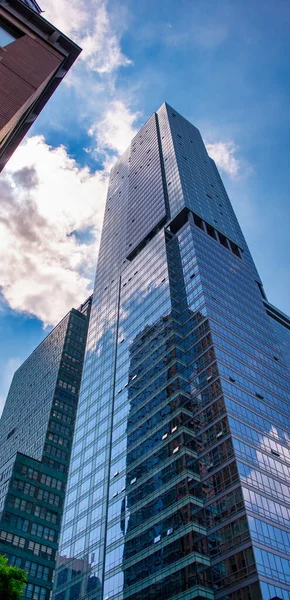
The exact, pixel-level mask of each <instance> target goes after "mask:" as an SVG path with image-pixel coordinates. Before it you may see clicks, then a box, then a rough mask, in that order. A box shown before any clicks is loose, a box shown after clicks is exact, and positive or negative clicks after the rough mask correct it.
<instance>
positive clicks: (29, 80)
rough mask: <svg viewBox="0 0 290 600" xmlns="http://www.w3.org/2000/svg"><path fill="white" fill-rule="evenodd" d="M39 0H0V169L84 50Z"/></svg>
mask: <svg viewBox="0 0 290 600" xmlns="http://www.w3.org/2000/svg"><path fill="white" fill-rule="evenodd" d="M40 13H41V9H40V7H39V6H38V4H37V2H36V1H35V0H0V172H1V170H2V169H3V168H4V166H5V164H6V162H7V160H8V159H9V158H10V156H11V154H12V153H13V152H14V150H15V149H16V147H17V146H18V145H19V143H20V142H21V140H22V138H23V137H24V135H25V134H26V133H27V131H28V130H29V128H30V127H31V125H32V124H33V123H34V121H35V119H36V117H37V116H38V115H39V113H40V111H41V110H42V108H43V107H44V106H45V104H46V102H47V101H48V100H49V98H50V96H51V95H52V94H53V92H54V91H55V89H56V88H57V86H58V85H59V84H60V82H61V81H62V79H63V77H64V75H65V74H66V73H67V71H68V70H69V69H70V67H71V66H72V64H73V62H74V61H75V60H76V58H77V56H78V55H79V53H80V51H81V49H80V48H79V47H78V46H77V45H76V44H74V42H72V41H71V40H70V39H69V38H67V37H66V36H65V35H63V34H62V33H61V32H60V31H58V30H57V29H56V28H55V27H54V26H53V25H52V24H51V23H49V22H48V21H46V20H45V19H44V18H43V17H42V16H41V14H40Z"/></svg>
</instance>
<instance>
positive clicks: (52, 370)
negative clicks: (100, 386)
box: [0, 298, 91, 600]
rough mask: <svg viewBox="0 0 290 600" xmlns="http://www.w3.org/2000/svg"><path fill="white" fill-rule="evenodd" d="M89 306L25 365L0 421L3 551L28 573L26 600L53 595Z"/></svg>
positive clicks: (60, 326) (63, 324) (77, 312)
mask: <svg viewBox="0 0 290 600" xmlns="http://www.w3.org/2000/svg"><path fill="white" fill-rule="evenodd" d="M90 307H91V298H89V299H88V300H87V301H86V302H85V303H84V304H83V305H82V306H81V307H80V308H79V309H78V310H75V309H72V310H71V311H70V312H69V313H68V314H67V315H66V316H65V317H64V319H62V321H61V322H60V323H59V324H58V325H57V326H56V327H55V328H54V329H53V331H52V332H51V333H50V334H49V335H48V336H47V337H46V338H45V340H44V341H43V342H42V343H41V344H40V345H39V346H38V347H37V348H36V350H34V352H33V353H32V354H31V355H30V356H29V357H28V358H27V360H26V361H25V362H24V363H23V364H22V365H21V367H19V369H18V370H17V371H16V373H15V375H14V378H13V381H12V384H11V387H10V390H9V394H8V397H7V400H6V404H5V407H4V410H3V415H2V418H1V422H0V554H4V555H6V556H7V557H8V564H10V565H13V566H17V567H21V568H23V569H24V570H25V571H26V573H27V575H28V583H27V586H26V588H25V590H24V595H23V599H28V598H29V599H32V600H49V599H50V598H51V590H52V583H53V578H54V569H55V558H56V551H57V548H58V539H59V532H60V524H61V517H62V511H63V503H64V497H65V490H66V483H67V474H68V467H69V460H70V453H71V444H72V437H73V432H74V424H75V416H76V409H77V402H78V396H79V387H80V382H81V375H82V367H83V359H84V353H85V346H86V338H87V330H88V320H89V315H90ZM3 600H5V599H4V598H3Z"/></svg>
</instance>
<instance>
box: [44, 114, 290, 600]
mask: <svg viewBox="0 0 290 600" xmlns="http://www.w3.org/2000/svg"><path fill="white" fill-rule="evenodd" d="M289 330H290V321H289V319H288V318H287V317H286V316H285V315H283V314H282V313H281V312H280V311H279V310H277V309H276V308H274V307H273V306H271V304H269V303H268V301H267V299H266V297H265V293H264V291H263V286H262V283H261V281H260V278H259V275H258V273H257V270H256V268H255V265H254V263H253V260H252V258H251V255H250V253H249V250H248V247H247V244H246V242H245V240H244V237H243V234H242V232H241V229H240V227H239V224H238V221H237V219H236V216H235V214H234V211H233V208H232V206H231V203H230V201H229V199H228V196H227V193H226V191H225V188H224V186H223V183H222V180H221V178H220V176H219V173H218V171H217V168H216V166H215V163H214V161H213V160H212V159H211V158H210V157H209V156H208V154H207V152H206V149H205V146H204V144H203V141H202V138H201V136H200V133H199V131H198V130H197V129H196V128H195V127H194V126H193V125H191V124H190V123H189V122H188V121H187V120H186V119H184V118H183V117H182V116H181V115H179V114H178V113H177V112H176V111H174V110H173V109H172V108H170V106H168V105H167V104H163V105H162V106H161V107H160V109H159V110H158V111H157V113H155V114H153V115H152V117H151V118H150V119H149V121H148V122H147V123H146V124H145V125H144V127H142V129H141V130H140V132H139V133H138V134H137V135H136V136H135V138H134V139H133V141H132V143H131V146H130V148H128V150H127V151H126V152H125V153H124V155H123V156H122V157H121V158H120V160H119V161H118V162H117V164H116V165H115V167H114V168H113V169H112V172H111V178H110V184H109V192H108V199H107V205H106V210H105V219H104V226H103V233H102V240H101V247H100V253H99V260H98V267H97V275H96V283H95V292H94V298H93V307H92V317H91V322H90V328H89V335H88V343H87V350H86V358H85V366H84V374H83V380H82V387H81V395H80V402H79V408H78V414H77V422H76V434H75V440H74V444H73V450H72V461H71V470H70V477H69V490H68V494H67V498H66V505H65V515H64V522H63V529H62V534H61V543H60V558H59V562H58V569H57V575H56V588H55V591H54V595H53V598H54V600H81V599H82V600H125V599H128V600H161V599H162V600H167V599H168V600H169V599H170V600H193V599H199V600H201V599H205V598H207V599H216V600H221V599H223V600H262V599H263V600H269V599H270V598H273V597H278V598H281V599H283V600H289V598H290V569H289V550H290V537H289V535H290V529H289V525H290V523H289V518H290V495H289V490H290V473H289V468H290V455H289V434H288V432H289V426H290V422H289V391H290V368H289V366H290V361H289V358H290V357H289V339H290V334H289Z"/></svg>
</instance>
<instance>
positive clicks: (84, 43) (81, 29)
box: [43, 0, 132, 74]
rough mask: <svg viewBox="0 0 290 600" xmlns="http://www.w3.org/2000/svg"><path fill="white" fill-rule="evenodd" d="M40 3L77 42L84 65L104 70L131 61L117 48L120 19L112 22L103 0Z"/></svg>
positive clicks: (54, 0)
mask: <svg viewBox="0 0 290 600" xmlns="http://www.w3.org/2000/svg"><path fill="white" fill-rule="evenodd" d="M43 7H44V8H45V13H44V16H45V18H46V19H48V20H49V21H51V22H52V23H53V24H54V25H55V26H56V27H58V28H59V29H60V30H61V31H63V32H64V33H65V34H66V35H68V36H69V37H71V38H72V39H73V40H74V41H75V42H76V43H78V44H79V45H80V46H81V48H82V49H83V52H82V53H81V55H80V60H82V61H85V66H86V68H88V69H91V70H92V71H97V72H98V73H100V74H106V73H111V72H112V71H114V70H116V69H118V68H119V67H121V66H128V65H130V64H131V62H132V61H131V60H130V59H129V58H127V57H126V56H125V55H124V54H123V53H122V51H121V48H120V35H121V33H122V30H123V27H124V25H123V22H122V21H121V22H120V20H118V23H115V20H114V18H113V16H112V15H111V14H110V13H109V12H108V8H107V1H106V0H87V1H86V2H84V1H83V0H61V1H60V0H46V1H45V2H43Z"/></svg>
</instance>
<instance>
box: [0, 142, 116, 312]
mask: <svg viewBox="0 0 290 600" xmlns="http://www.w3.org/2000/svg"><path fill="white" fill-rule="evenodd" d="M106 189H107V175H106V174H104V172H103V171H97V172H96V173H95V174H91V173H90V172H89V170H88V169H87V168H80V167H78V166H77V164H76V163H75V161H74V160H73V159H72V158H70V157H69V156H68V154H67V152H66V150H65V148H64V147H58V148H56V149H52V148H51V147H50V146H48V145H47V144H46V143H45V140H44V138H43V137H42V136H34V137H31V138H29V139H28V140H27V141H26V142H25V143H24V144H23V145H22V146H20V147H19V148H18V150H17V151H16V152H15V154H14V156H13V157H12V159H11V160H10V162H9V164H8V166H7V167H6V170H5V171H4V174H3V175H2V178H1V182H0V199H1V204H0V287H1V291H2V294H3V296H4V298H5V300H6V301H7V302H8V304H9V305H10V307H11V308H12V309H14V310H17V311H25V312H27V313H29V314H33V315H36V316H37V317H38V318H40V319H41V320H42V321H43V322H44V323H46V324H48V323H49V324H55V323H57V322H58V320H59V319H61V318H62V317H63V316H64V315H65V313H66V312H67V311H68V310H69V309H70V308H71V307H72V306H77V305H78V304H79V303H80V302H82V301H83V300H84V299H85V297H86V295H88V293H89V291H90V289H91V278H92V274H93V272H94V267H95V261H96V250H97V245H98V242H99V237H100V230H101V225H102V219H103V208H104V202H105V196H106ZM86 228H91V233H92V234H93V235H92V236H91V237H92V238H93V239H92V242H91V243H90V244H84V243H81V242H80V240H79V239H78V237H77V236H76V235H75V234H74V233H73V232H75V231H84V230H85V229H86Z"/></svg>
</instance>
